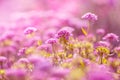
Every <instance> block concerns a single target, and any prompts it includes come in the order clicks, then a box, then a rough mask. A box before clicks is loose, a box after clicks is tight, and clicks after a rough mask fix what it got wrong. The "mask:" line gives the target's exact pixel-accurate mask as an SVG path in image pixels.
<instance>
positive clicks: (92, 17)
mask: <svg viewBox="0 0 120 80" xmlns="http://www.w3.org/2000/svg"><path fill="white" fill-rule="evenodd" d="M82 19H86V20H89V21H96V20H97V19H98V17H97V16H96V15H95V14H93V13H90V12H88V13H86V14H84V15H83V16H82Z"/></svg>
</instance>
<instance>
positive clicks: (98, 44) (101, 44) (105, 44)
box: [97, 41, 110, 47]
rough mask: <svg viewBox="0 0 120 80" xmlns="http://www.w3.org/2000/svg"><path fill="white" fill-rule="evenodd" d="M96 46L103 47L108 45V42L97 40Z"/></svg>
mask: <svg viewBox="0 0 120 80" xmlns="http://www.w3.org/2000/svg"><path fill="white" fill-rule="evenodd" d="M97 46H104V47H110V43H109V42H106V41H99V42H98V43H97Z"/></svg>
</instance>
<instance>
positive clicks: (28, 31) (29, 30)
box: [24, 27, 37, 35]
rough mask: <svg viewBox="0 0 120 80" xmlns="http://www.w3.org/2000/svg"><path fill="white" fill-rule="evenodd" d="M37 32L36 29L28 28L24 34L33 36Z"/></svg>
mask: <svg viewBox="0 0 120 80" xmlns="http://www.w3.org/2000/svg"><path fill="white" fill-rule="evenodd" d="M35 31H37V29H36V28H35V27H28V28H26V29H25V30H24V34H26V35H27V34H31V33H33V32H35Z"/></svg>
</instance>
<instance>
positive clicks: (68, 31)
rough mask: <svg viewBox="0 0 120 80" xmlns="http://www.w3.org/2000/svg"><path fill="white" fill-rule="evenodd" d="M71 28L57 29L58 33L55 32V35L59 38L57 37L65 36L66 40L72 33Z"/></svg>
mask: <svg viewBox="0 0 120 80" xmlns="http://www.w3.org/2000/svg"><path fill="white" fill-rule="evenodd" d="M72 31H73V29H72V28H68V27H67V28H66V27H65V28H62V29H60V30H59V31H58V33H57V34H56V37H57V38H58V39H59V38H62V37H63V38H65V39H66V40H68V39H69V37H70V36H71V35H72V34H71V33H72Z"/></svg>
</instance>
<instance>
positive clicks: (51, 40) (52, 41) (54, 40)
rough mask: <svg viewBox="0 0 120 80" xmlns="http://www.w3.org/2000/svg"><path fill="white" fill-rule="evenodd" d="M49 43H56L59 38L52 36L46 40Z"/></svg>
mask: <svg viewBox="0 0 120 80" xmlns="http://www.w3.org/2000/svg"><path fill="white" fill-rule="evenodd" d="M46 43H47V44H56V43H57V39H55V38H50V39H48V40H47V41H46Z"/></svg>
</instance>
